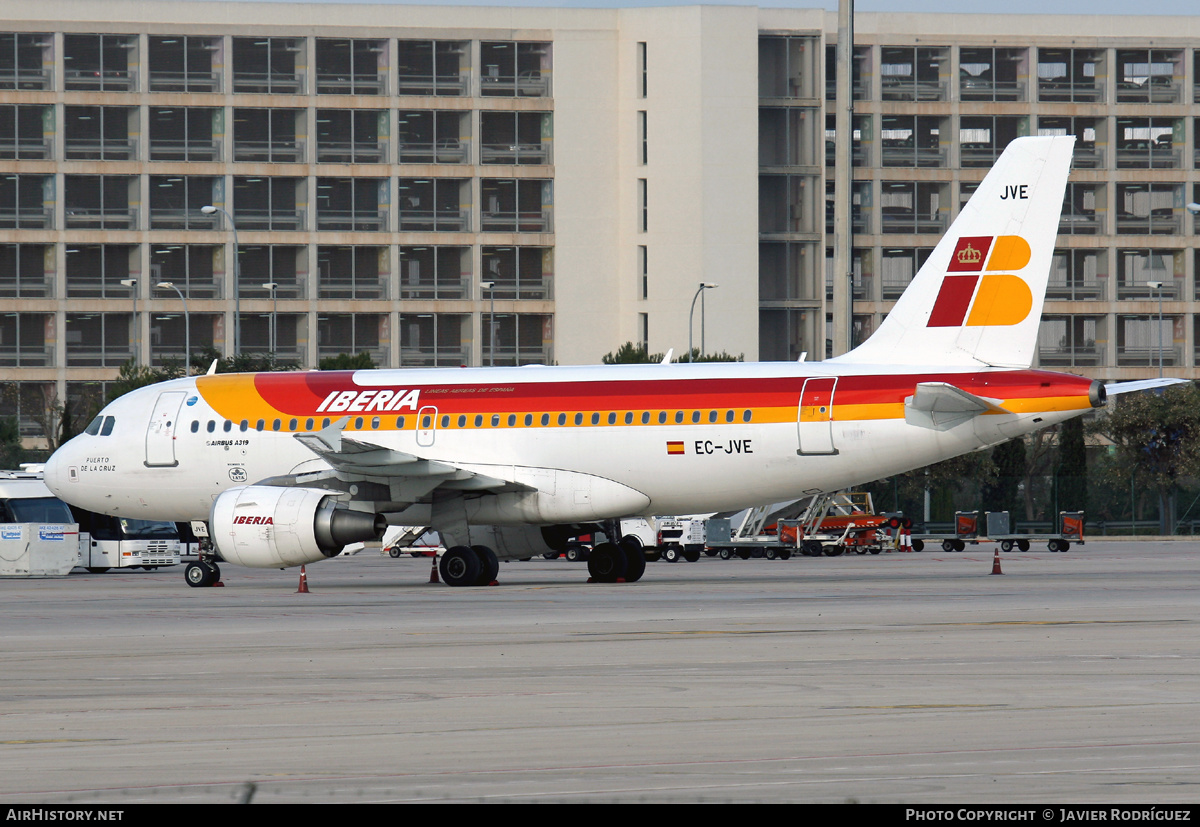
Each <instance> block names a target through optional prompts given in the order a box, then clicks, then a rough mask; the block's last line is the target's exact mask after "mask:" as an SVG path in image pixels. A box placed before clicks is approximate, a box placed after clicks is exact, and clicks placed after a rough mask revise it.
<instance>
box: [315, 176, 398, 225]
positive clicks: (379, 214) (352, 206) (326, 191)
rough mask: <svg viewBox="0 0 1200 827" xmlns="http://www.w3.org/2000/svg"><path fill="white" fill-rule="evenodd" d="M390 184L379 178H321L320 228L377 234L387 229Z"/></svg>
mask: <svg viewBox="0 0 1200 827" xmlns="http://www.w3.org/2000/svg"><path fill="white" fill-rule="evenodd" d="M387 188H388V181H387V180H386V179H378V178H318V179H317V229H318V230H347V231H354V232H370V231H374V232H378V231H380V230H385V229H387V215H386V213H385V211H384V210H383V209H382V207H383V206H384V205H386V204H387V195H388V193H387Z"/></svg>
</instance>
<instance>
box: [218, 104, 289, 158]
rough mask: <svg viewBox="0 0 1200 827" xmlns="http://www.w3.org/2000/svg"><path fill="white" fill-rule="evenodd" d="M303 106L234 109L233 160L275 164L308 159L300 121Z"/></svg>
mask: <svg viewBox="0 0 1200 827" xmlns="http://www.w3.org/2000/svg"><path fill="white" fill-rule="evenodd" d="M303 116H304V110H302V109H234V110H233V160H235V161H267V162H269V163H272V164H281V163H298V162H300V161H303V160H304V146H303V144H301V143H300V141H299V140H298V139H297V137H296V134H297V129H296V123H297V121H298V120H300V119H301V118H303Z"/></svg>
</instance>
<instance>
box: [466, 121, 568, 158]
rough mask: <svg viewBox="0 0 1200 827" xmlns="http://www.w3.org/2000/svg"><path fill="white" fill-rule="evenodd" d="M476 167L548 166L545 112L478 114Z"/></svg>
mask: <svg viewBox="0 0 1200 827" xmlns="http://www.w3.org/2000/svg"><path fill="white" fill-rule="evenodd" d="M479 127H480V138H479V163H481V164H522V165H524V164H549V163H551V158H550V146H551V141H550V137H551V115H550V113H549V112H481V113H480V114H479Z"/></svg>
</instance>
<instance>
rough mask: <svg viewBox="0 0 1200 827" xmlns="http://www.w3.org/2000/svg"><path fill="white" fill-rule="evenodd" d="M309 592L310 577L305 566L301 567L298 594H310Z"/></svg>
mask: <svg viewBox="0 0 1200 827" xmlns="http://www.w3.org/2000/svg"><path fill="white" fill-rule="evenodd" d="M309 593H310V592H309V591H308V575H307V574H305V573H304V566H301V567H300V588H298V589H296V594H309Z"/></svg>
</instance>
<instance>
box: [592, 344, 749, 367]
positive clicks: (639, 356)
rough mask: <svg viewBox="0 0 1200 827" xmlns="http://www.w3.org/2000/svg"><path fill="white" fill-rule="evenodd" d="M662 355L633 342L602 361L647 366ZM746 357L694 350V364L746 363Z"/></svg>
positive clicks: (684, 360)
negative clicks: (650, 351)
mask: <svg viewBox="0 0 1200 827" xmlns="http://www.w3.org/2000/svg"><path fill="white" fill-rule="evenodd" d="M663 355H664V354H662V353H649V352H648V351H647V350H646V347H645V346H644V345H635V344H634V343H633V342H626V343H625V344H623V345H621V346H620V347H619V348H617V350H616V352H615V353H606V354H604V358H603V359H601V361H602V362H603V363H604V364H606V365H647V364H657V363H659V362H661V361H662V360H663ZM686 356H687V354H686V353H685V354H684V356H683V357H680V358H678V359H675V361H676V362H686V361H688V359H687V358H686ZM745 358H746V355H745V354H744V353H739V354H738V355H737V356H734V355H732V354H729V353H726V352H725V351H721V352H720V353H701V352H700V348H698V347H696V348H692V359H691V361H693V362H742V361H745Z"/></svg>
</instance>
